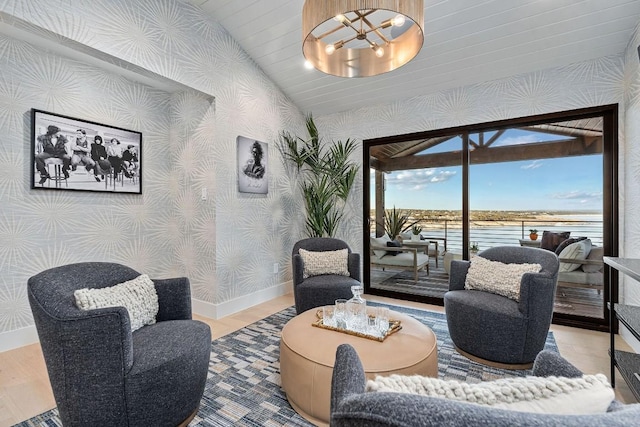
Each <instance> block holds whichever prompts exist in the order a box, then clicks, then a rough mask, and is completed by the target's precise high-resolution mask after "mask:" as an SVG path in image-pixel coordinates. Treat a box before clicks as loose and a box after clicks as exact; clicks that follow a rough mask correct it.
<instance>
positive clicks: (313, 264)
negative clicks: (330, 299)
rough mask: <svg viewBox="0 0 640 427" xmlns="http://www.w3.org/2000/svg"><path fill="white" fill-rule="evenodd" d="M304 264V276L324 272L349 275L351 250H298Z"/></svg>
mask: <svg viewBox="0 0 640 427" xmlns="http://www.w3.org/2000/svg"><path fill="white" fill-rule="evenodd" d="M298 253H299V254H300V256H301V257H302V263H303V264H304V271H303V273H302V277H303V278H305V279H306V278H307V277H311V276H320V275H322V274H339V275H341V276H349V275H350V274H349V250H348V249H340V250H337V251H319V252H316V251H308V250H306V249H300V250H298Z"/></svg>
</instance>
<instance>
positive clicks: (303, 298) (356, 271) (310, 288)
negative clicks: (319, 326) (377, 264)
mask: <svg viewBox="0 0 640 427" xmlns="http://www.w3.org/2000/svg"><path fill="white" fill-rule="evenodd" d="M300 249H306V250H308V251H315V252H320V251H336V250H340V249H348V251H349V261H348V263H349V274H350V276H340V275H336V274H324V275H320V276H311V277H307V278H306V279H304V278H303V276H304V274H303V273H304V263H303V261H302V257H301V256H300V254H299V250H300ZM291 257H292V268H293V296H294V299H295V304H296V313H298V314H300V313H302V312H304V311H307V310H309V309H312V308H314V307H321V306H324V305H331V304H333V303H334V302H335V300H337V299H339V298H347V299H349V298H351V297H352V296H353V294H352V293H351V286H354V285H361V283H360V254H356V253H352V252H351V248H349V245H347V244H346V243H345V242H343V241H342V240H339V239H333V238H330V237H311V238H308V239H303V240H300V241H299V242H297V243H296V244H295V245H294V246H293V253H292V255H291Z"/></svg>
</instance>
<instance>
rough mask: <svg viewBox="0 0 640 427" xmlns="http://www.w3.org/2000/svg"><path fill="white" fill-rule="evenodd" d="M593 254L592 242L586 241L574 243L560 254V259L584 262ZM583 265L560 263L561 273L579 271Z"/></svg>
mask: <svg viewBox="0 0 640 427" xmlns="http://www.w3.org/2000/svg"><path fill="white" fill-rule="evenodd" d="M589 252H591V240H589V239H585V240H581V241H579V242H576V243H572V244H570V245H569V246H567V247H566V248H564V249H563V250H562V252H560V255H558V258H560V259H562V258H564V259H575V260H584V259H587V255H588V254H589ZM580 266H581V264H578V263H572V262H562V261H561V262H560V269H559V271H560V272H561V273H563V272H567V271H574V270H577V269H579V268H580Z"/></svg>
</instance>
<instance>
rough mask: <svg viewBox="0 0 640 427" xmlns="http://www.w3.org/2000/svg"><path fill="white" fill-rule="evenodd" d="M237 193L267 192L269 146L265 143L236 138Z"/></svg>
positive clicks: (242, 137)
mask: <svg viewBox="0 0 640 427" xmlns="http://www.w3.org/2000/svg"><path fill="white" fill-rule="evenodd" d="M236 154H237V156H238V191H239V192H240V193H253V194H267V193H268V192H269V145H268V144H267V143H266V142H262V141H257V140H255V139H252V138H247V137H244V136H238V137H237V138H236Z"/></svg>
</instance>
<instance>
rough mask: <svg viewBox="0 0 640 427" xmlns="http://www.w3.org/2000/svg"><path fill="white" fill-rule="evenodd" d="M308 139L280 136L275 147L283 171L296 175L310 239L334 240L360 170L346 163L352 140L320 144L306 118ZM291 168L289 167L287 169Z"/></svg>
mask: <svg viewBox="0 0 640 427" xmlns="http://www.w3.org/2000/svg"><path fill="white" fill-rule="evenodd" d="M306 127H307V133H308V134H309V137H308V138H301V137H299V136H294V135H292V134H290V133H289V132H287V131H282V132H280V135H279V140H278V143H277V144H276V145H277V147H278V150H279V151H280V154H281V156H282V159H283V161H284V162H285V169H286V170H288V171H289V172H291V174H295V175H296V176H295V179H296V180H297V181H298V183H299V185H300V188H301V190H302V195H303V197H304V204H305V208H306V215H307V218H306V221H305V225H306V231H307V234H308V236H309V237H334V235H335V233H336V231H337V229H338V226H339V225H340V221H341V220H342V217H343V215H344V206H345V203H346V201H347V198H348V197H349V193H350V192H351V188H352V187H353V184H354V182H355V179H356V175H357V174H358V169H359V166H358V165H357V164H356V162H354V161H352V160H350V159H349V157H350V156H351V154H352V153H353V152H354V151H355V149H356V143H355V140H353V139H347V140H346V141H345V142H342V141H331V142H330V143H326V144H325V143H323V141H322V140H321V138H320V135H319V134H318V128H317V127H316V125H315V123H314V121H313V117H312V116H311V115H308V116H307V117H306ZM287 166H291V167H287Z"/></svg>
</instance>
